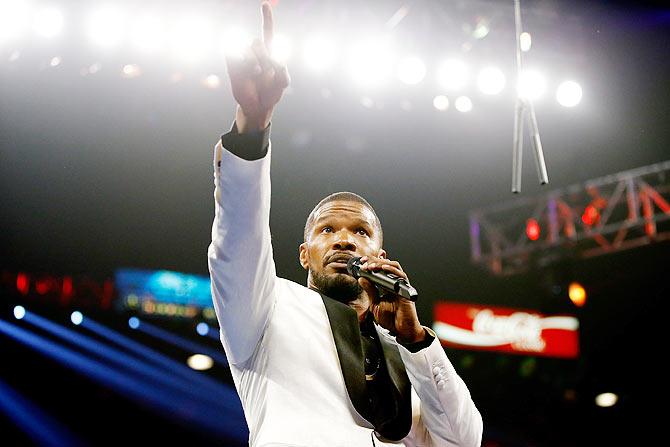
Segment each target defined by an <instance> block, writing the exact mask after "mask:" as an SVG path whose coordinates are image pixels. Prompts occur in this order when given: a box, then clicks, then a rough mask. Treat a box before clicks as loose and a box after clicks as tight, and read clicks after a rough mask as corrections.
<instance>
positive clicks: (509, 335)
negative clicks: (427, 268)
mask: <svg viewBox="0 0 670 447" xmlns="http://www.w3.org/2000/svg"><path fill="white" fill-rule="evenodd" d="M433 330H434V331H435V333H436V334H437V336H438V337H439V339H440V341H441V342H442V344H443V345H445V346H453V347H459V348H469V349H483V350H488V351H501V352H510V353H516V354H528V355H543V356H549V357H562V358H576V357H577V356H578V355H579V320H577V318H575V317H573V316H570V315H543V314H541V313H539V312H535V311H531V310H521V309H509V308H504V307H492V306H483V305H479V304H463V303H451V302H442V303H438V304H436V305H435V322H434V323H433Z"/></svg>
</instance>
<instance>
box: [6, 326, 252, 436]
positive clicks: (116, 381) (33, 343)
mask: <svg viewBox="0 0 670 447" xmlns="http://www.w3.org/2000/svg"><path fill="white" fill-rule="evenodd" d="M0 333H4V334H5V335H7V336H8V337H11V338H13V339H14V340H16V341H18V342H20V343H23V344H25V345H27V346H29V347H31V348H33V349H35V350H36V351H38V352H40V353H41V354H43V355H45V356H46V357H48V358H51V359H53V360H55V361H57V362H59V363H61V364H62V365H64V366H66V367H68V368H71V369H73V370H75V371H77V372H79V373H81V374H83V375H85V376H87V377H90V378H91V379H93V380H95V381H97V382H99V383H102V384H103V385H105V386H107V387H109V388H112V389H114V390H115V391H117V392H119V393H121V394H124V395H127V396H129V397H131V398H134V399H136V400H140V401H143V400H146V401H148V402H150V403H152V404H153V405H154V406H155V407H156V408H157V409H158V410H160V411H161V412H162V413H163V414H165V415H166V416H168V417H170V418H173V419H174V415H175V414H178V415H179V417H180V418H181V419H179V418H177V420H178V421H180V422H190V423H195V424H198V425H199V426H200V427H202V428H205V429H207V430H210V431H211V432H213V433H216V434H219V435H222V436H226V437H229V438H234V439H237V440H240V441H243V440H246V439H247V438H248V430H247V428H246V424H245V420H244V418H243V417H240V416H239V415H238V414H225V415H222V414H220V413H219V412H217V411H211V410H212V407H211V406H209V405H203V404H201V403H200V402H197V401H193V400H187V399H183V398H177V397H176V396H171V395H169V394H168V393H165V392H164V389H159V388H157V387H155V386H152V385H151V384H150V383H147V382H145V381H139V380H137V379H135V378H132V377H129V376H128V375H127V374H123V373H121V372H119V371H117V370H115V369H114V368H111V367H109V366H108V365H105V364H104V363H101V362H98V361H95V360H91V359H88V358H86V357H85V356H83V355H81V354H79V353H77V352H76V351H73V350H72V349H68V348H65V347H62V346H60V345H58V344H56V343H54V342H52V341H50V340H48V339H46V338H44V337H42V336H39V335H37V334H35V333H32V332H30V331H28V330H25V329H23V328H20V327H18V326H15V325H14V324H11V323H8V322H6V321H4V320H0Z"/></svg>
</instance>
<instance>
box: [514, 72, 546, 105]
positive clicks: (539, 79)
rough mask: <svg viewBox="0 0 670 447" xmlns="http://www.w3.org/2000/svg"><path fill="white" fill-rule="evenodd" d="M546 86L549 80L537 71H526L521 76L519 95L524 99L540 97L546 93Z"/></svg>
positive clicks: (518, 87)
mask: <svg viewBox="0 0 670 447" xmlns="http://www.w3.org/2000/svg"><path fill="white" fill-rule="evenodd" d="M546 88H547V81H546V80H545V78H544V76H542V75H541V74H540V73H539V72H537V71H524V72H522V73H521V75H520V76H519V82H518V84H517V89H518V92H519V96H520V97H522V98H524V99H530V100H535V99H539V98H541V97H542V95H544V91H545V90H546Z"/></svg>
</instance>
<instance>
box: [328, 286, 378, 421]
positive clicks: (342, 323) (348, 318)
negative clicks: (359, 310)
mask: <svg viewBox="0 0 670 447" xmlns="http://www.w3.org/2000/svg"><path fill="white" fill-rule="evenodd" d="M317 292H318V290H317ZM319 294H320V295H321V298H322V299H323V304H324V305H325V307H326V314H328V320H329V321H330V330H331V331H332V333H333V339H334V340H335V347H336V348H337V357H338V358H339V360H340V369H341V370H342V376H343V377H344V383H345V385H346V386H347V393H348V394H349V399H350V400H351V403H352V404H353V406H354V408H355V409H356V411H358V413H359V414H360V415H363V414H366V411H365V409H366V405H367V402H366V399H365V396H366V388H365V387H366V385H365V369H364V360H365V359H364V358H363V347H362V346H361V335H360V329H359V326H358V316H357V315H356V311H355V310H353V309H352V308H350V307H349V306H347V305H346V304H343V303H340V302H339V301H336V300H334V299H332V298H328V297H327V296H326V295H324V294H323V293H320V292H319Z"/></svg>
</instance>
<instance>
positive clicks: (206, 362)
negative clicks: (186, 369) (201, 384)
mask: <svg viewBox="0 0 670 447" xmlns="http://www.w3.org/2000/svg"><path fill="white" fill-rule="evenodd" d="M186 364H187V365H188V366H190V367H191V368H192V369H195V370H196V371H204V370H206V369H210V368H211V367H212V365H214V361H213V360H212V358H211V357H210V356H208V355H204V354H193V355H192V356H190V357H189V358H188V359H187V360H186Z"/></svg>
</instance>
